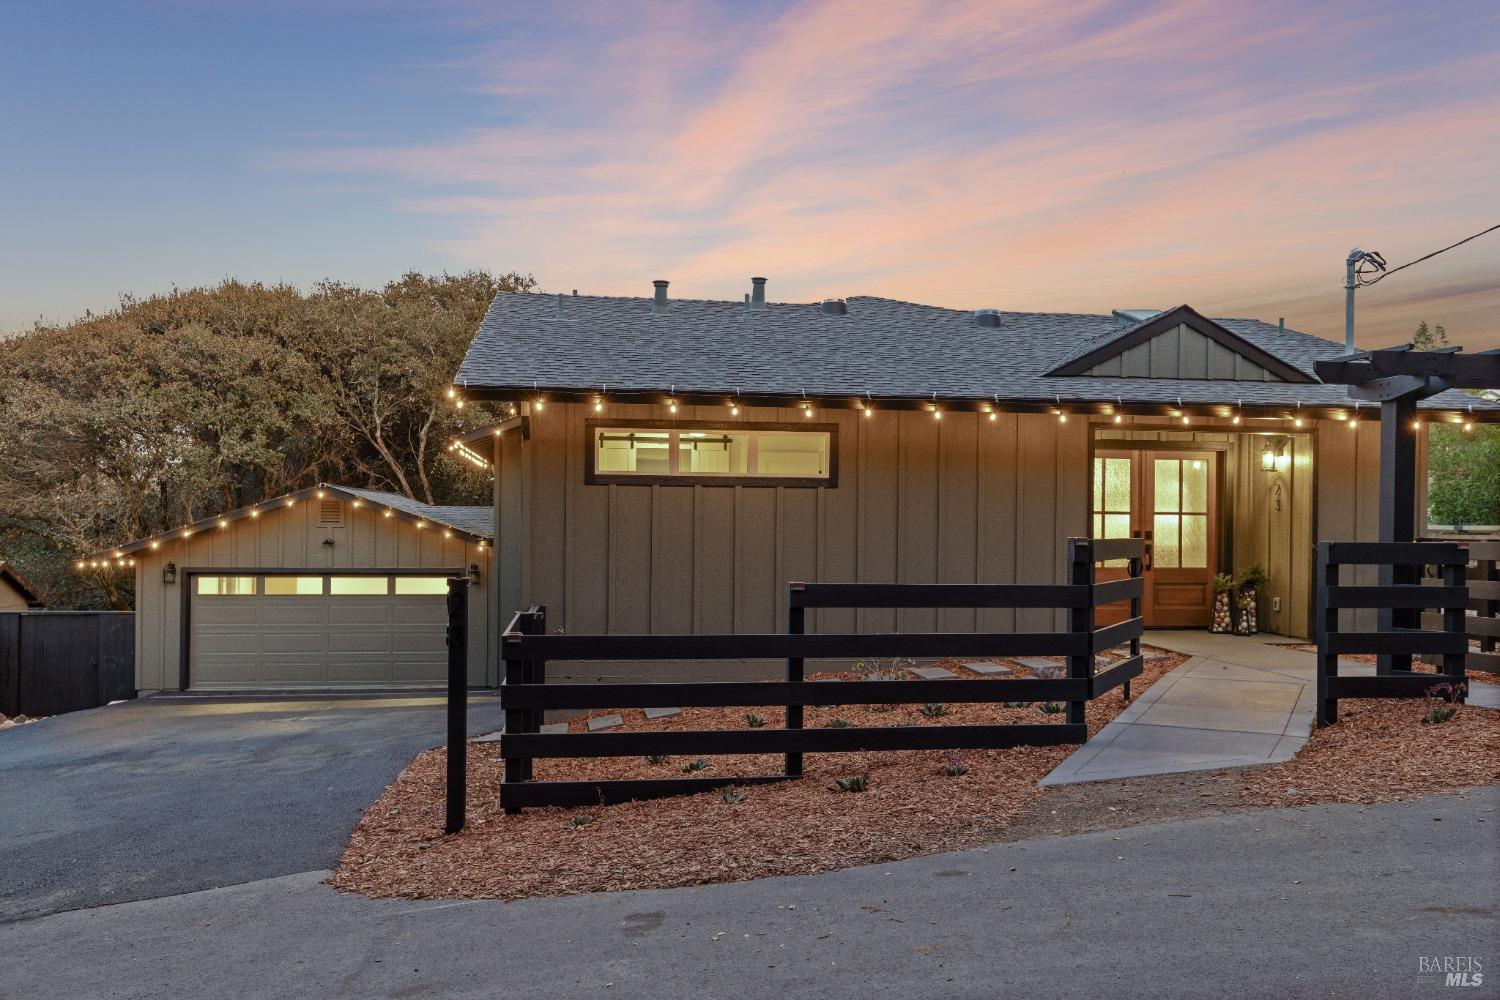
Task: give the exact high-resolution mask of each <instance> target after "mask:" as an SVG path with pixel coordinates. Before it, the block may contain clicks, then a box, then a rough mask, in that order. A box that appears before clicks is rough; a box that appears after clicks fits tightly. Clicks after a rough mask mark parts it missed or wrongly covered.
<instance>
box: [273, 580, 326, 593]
mask: <svg viewBox="0 0 1500 1000" xmlns="http://www.w3.org/2000/svg"><path fill="white" fill-rule="evenodd" d="M265 595H266V596H267V597H322V596H323V578H322V577H321V576H268V577H266V584H265Z"/></svg>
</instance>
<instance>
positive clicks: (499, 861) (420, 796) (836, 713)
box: [329, 650, 1186, 899]
mask: <svg viewBox="0 0 1500 1000" xmlns="http://www.w3.org/2000/svg"><path fill="white" fill-rule="evenodd" d="M1147 652H1148V658H1147V660H1146V666H1145V672H1144V674H1143V675H1142V676H1141V677H1139V678H1137V679H1136V680H1135V681H1134V682H1133V687H1134V690H1135V691H1136V692H1137V693H1139V692H1140V691H1143V690H1145V689H1146V688H1147V687H1149V686H1150V685H1151V684H1152V683H1153V682H1155V681H1156V680H1157V679H1158V678H1159V677H1161V676H1162V675H1163V674H1165V673H1166V672H1167V671H1169V670H1171V669H1172V668H1173V667H1175V666H1177V665H1178V664H1180V663H1181V662H1183V660H1185V659H1186V657H1184V656H1181V655H1178V654H1171V653H1167V652H1165V651H1162V650H1148V651H1147ZM989 662H993V661H989ZM1001 662H1004V663H1006V664H1007V665H1009V666H1011V667H1012V669H1013V670H1014V674H1013V676H1016V677H1024V676H1029V675H1031V671H1030V670H1028V669H1026V668H1024V667H1021V666H1019V665H1017V664H1015V663H1014V662H1013V661H1001ZM942 666H945V667H948V668H950V669H953V670H954V671H955V672H956V673H957V674H958V675H960V676H963V677H968V678H971V679H977V675H975V674H974V673H973V672H971V671H967V670H963V669H962V665H961V663H960V662H957V661H954V662H948V663H944V664H942ZM817 676H818V677H834V676H837V677H842V678H845V679H852V678H853V677H854V675H853V674H840V675H817ZM947 707H948V714H946V715H944V716H942V717H941V718H932V717H930V716H928V715H925V714H924V713H923V712H922V706H920V705H897V706H889V707H887V706H878V707H873V708H872V707H871V706H866V705H846V706H836V707H828V708H811V707H810V708H809V709H807V712H806V721H805V724H806V725H807V726H809V727H815V726H824V725H829V724H831V723H833V722H834V720H836V719H843V720H846V721H848V722H849V723H850V724H851V725H855V726H880V725H893V724H912V725H939V724H980V723H995V722H997V721H998V722H1001V723H1004V722H1010V721H1013V720H1014V721H1024V722H1028V723H1040V724H1049V723H1058V724H1060V722H1061V720H1062V719H1063V718H1064V714H1063V713H1060V712H1059V713H1050V714H1049V713H1043V712H1041V711H1040V708H1039V706H1038V705H1036V704H1031V703H1028V704H1026V705H1024V706H1020V707H1014V708H1010V707H1006V706H1004V705H993V704H985V705H950V706H947ZM1124 707H1125V702H1124V700H1123V698H1122V697H1121V696H1120V693H1119V692H1118V691H1114V692H1110V693H1109V694H1108V695H1106V696H1104V697H1103V698H1100V699H1099V700H1098V701H1095V702H1091V703H1089V706H1088V726H1089V732H1090V734H1093V733H1095V732H1097V731H1098V730H1099V729H1100V728H1102V727H1103V726H1104V725H1105V724H1106V723H1108V722H1109V721H1110V719H1112V718H1114V717H1115V716H1116V715H1118V714H1119V712H1120V711H1121V710H1122V709H1123V708H1124ZM779 713H780V709H772V708H769V707H767V708H747V709H734V710H728V709H686V710H684V711H683V713H682V714H681V715H680V716H676V717H673V718H671V719H663V720H654V721H652V722H649V723H648V722H647V721H646V720H645V718H644V715H643V713H642V712H640V711H639V710H624V711H619V712H609V711H601V712H595V713H591V715H586V716H582V717H580V718H577V719H574V720H571V721H570V723H569V726H570V728H571V729H572V730H573V731H575V732H580V731H584V730H585V728H586V727H587V725H588V720H589V719H590V718H591V717H599V716H603V715H608V714H619V715H621V716H622V717H623V725H622V726H621V727H620V728H619V729H615V730H612V731H615V732H621V731H630V730H636V729H658V730H670V729H716V728H718V729H724V728H743V727H745V726H747V725H748V722H747V719H746V716H747V715H758V716H760V717H762V718H764V719H766V720H767V724H768V725H771V726H774V725H777V724H778V722H777V720H778V718H779ZM1074 749H1076V748H1075V747H1073V746H1056V747H1015V748H1011V749H1005V750H985V751H964V752H962V753H961V754H957V755H954V754H949V753H946V752H943V751H881V752H867V753H845V754H809V755H807V757H806V760H805V768H806V776H805V777H804V778H803V780H801V781H790V782H786V783H782V784H775V785H770V786H753V787H746V788H744V789H742V790H741V792H740V794H741V795H743V798H741V799H739V800H738V801H734V802H730V801H726V798H725V796H723V795H721V794H720V793H719V792H717V791H715V792H707V793H703V794H699V795H691V796H678V797H674V798H668V799H656V800H652V801H646V802H631V803H626V804H623V805H616V806H608V807H579V808H569V809H556V808H553V809H528V810H526V811H524V812H522V813H521V814H519V815H515V816H506V815H505V814H504V813H502V812H501V811H500V809H499V806H498V801H497V795H496V791H497V786H498V783H499V780H500V772H501V765H500V758H499V754H498V746H497V745H496V744H495V743H474V742H472V741H471V743H470V750H469V803H470V805H469V825H468V827H467V828H466V829H465V830H464V831H463V832H461V833H459V834H457V835H454V836H451V837H448V836H444V835H443V834H442V813H443V798H442V790H443V772H444V764H445V756H446V755H445V752H444V750H443V748H441V747H438V748H435V749H432V750H428V751H426V752H424V753H423V754H421V755H420V756H418V757H417V759H416V760H415V761H414V762H413V763H412V764H411V766H409V767H408V768H407V769H406V771H405V772H403V773H402V774H401V776H400V777H398V778H397V779H396V781H395V782H394V783H393V784H392V785H391V786H390V787H389V788H388V789H387V790H386V792H385V794H384V795H383V796H381V798H380V799H379V801H377V802H376V803H375V805H374V806H372V807H371V808H370V809H369V810H368V811H367V812H366V814H365V816H364V817H363V819H361V821H360V823H359V825H358V826H357V827H356V828H355V830H354V833H353V834H352V835H351V837H350V841H349V845H348V848H347V849H346V851H345V853H344V856H343V858H342V859H341V861H340V863H339V866H338V868H337V870H336V871H335V873H334V875H333V876H332V878H331V879H330V880H329V881H330V883H331V884H332V885H334V886H336V887H338V888H339V889H343V890H347V891H353V892H360V893H364V894H367V895H371V896H404V897H412V898H456V899H465V898H502V899H518V898H528V897H537V896H561V895H568V894H571V893H577V892H593V891H606V890H617V889H637V888H664V887H669V886H683V885H698V884H703V883H711V882H731V881H740V880H744V879H752V878H761V877H765V876H771V875H803V874H812V873H816V872H821V871H828V870H832V869H838V868H846V867H850V866H853V865H863V864H872V863H877V862H883V861H892V860H897V859H901V858H909V857H915V856H917V855H922V854H931V853H935V852H939V851H947V850H954V849H958V848H964V847H970V846H973V845H976V844H982V843H986V842H991V841H993V840H996V839H998V838H999V837H1000V836H1001V835H1002V833H1003V831H1004V830H1005V828H1006V827H1007V826H1008V825H1009V824H1010V823H1011V822H1012V821H1013V820H1014V819H1015V818H1016V817H1017V816H1018V815H1020V814H1021V813H1022V812H1023V810H1025V809H1026V808H1027V806H1028V805H1029V804H1030V803H1031V802H1032V801H1034V800H1036V799H1038V798H1041V797H1042V796H1043V795H1045V794H1047V793H1046V792H1045V791H1044V790H1042V789H1040V788H1038V787H1037V786H1036V783H1037V781H1038V780H1039V779H1041V778H1042V777H1043V776H1044V775H1046V774H1047V773H1048V772H1049V771H1051V770H1052V768H1054V767H1056V766H1057V764H1058V763H1059V762H1061V761H1062V760H1063V759H1064V758H1065V757H1067V756H1068V754H1069V753H1071V752H1072V751H1073V750H1074ZM706 759H707V760H708V762H709V763H708V766H707V769H706V770H703V771H701V772H697V773H700V774H703V775H705V776H711V775H713V774H715V773H726V772H727V773H731V774H747V775H748V774H767V773H775V772H776V770H777V769H778V768H779V767H780V764H781V758H780V757H779V756H771V755H757V756H738V757H735V756H726V757H711V758H706ZM954 761H959V762H961V763H962V766H963V767H964V768H965V769H966V771H965V773H963V774H957V775H949V774H946V773H944V772H945V768H946V767H947V765H949V764H950V763H951V762H954ZM688 763H689V758H687V757H681V756H679V757H670V758H668V759H667V760H665V761H662V762H659V763H655V764H653V763H649V762H647V761H646V760H644V759H642V758H602V759H601V758H594V759H583V760H571V761H567V760H541V761H538V762H537V765H536V774H537V777H538V778H558V779H561V778H568V779H573V780H589V779H603V778H628V777H646V776H651V775H663V774H666V775H673V774H682V773H684V772H683V769H684V767H685V766H686V765H687V764H688ZM860 774H867V775H868V776H869V785H868V789H867V790H866V791H863V792H838V791H834V790H833V788H832V785H833V782H834V780H835V779H837V778H848V777H852V776H855V775H860Z"/></svg>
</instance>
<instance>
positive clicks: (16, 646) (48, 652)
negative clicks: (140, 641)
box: [0, 611, 135, 717]
mask: <svg viewBox="0 0 1500 1000" xmlns="http://www.w3.org/2000/svg"><path fill="white" fill-rule="evenodd" d="M134 697H135V615H133V614H131V613H130V612H128V611H14V612H3V613H0V714H5V715H28V716H33V717H34V716H43V715H61V714H62V713H63V712H76V711H79V710H80V709H85V708H98V707H99V706H100V705H107V704H109V703H110V702H112V701H121V700H123V699H126V698H134Z"/></svg>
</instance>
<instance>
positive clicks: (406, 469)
mask: <svg viewBox="0 0 1500 1000" xmlns="http://www.w3.org/2000/svg"><path fill="white" fill-rule="evenodd" d="M534 285H535V282H534V280H533V279H532V278H531V277H529V276H526V275H521V274H517V273H511V274H506V275H498V276H497V275H491V274H488V273H484V272H469V273H466V274H460V275H446V274H445V275H441V276H428V275H422V274H407V275H405V276H403V277H402V278H401V279H399V280H397V281H393V282H390V283H389V284H387V285H385V286H384V287H383V288H380V289H365V288H359V287H357V286H354V285H349V284H344V283H341V282H332V281H330V282H324V283H322V284H319V285H317V286H315V287H314V288H312V289H311V290H309V291H307V292H302V291H299V290H298V289H296V288H294V287H292V286H290V285H274V286H268V285H261V284H243V283H240V282H236V281H226V282H224V283H222V284H220V285H218V286H217V287H214V288H195V289H191V290H187V291H177V290H174V291H173V292H171V293H170V294H167V295H154V296H151V297H148V298H143V299H137V298H134V297H125V298H124V299H122V301H121V303H120V307H119V308H118V309H116V310H114V311H113V312H111V313H109V314H107V315H103V316H87V317H85V318H84V319H82V320H79V321H77V322H74V323H70V324H67V325H63V326H47V325H38V326H37V327H36V328H34V329H33V330H31V331H30V332H28V333H25V334H23V335H21V336H18V337H14V338H11V339H3V340H0V429H3V433H0V553H4V554H5V556H6V557H7V558H11V559H14V560H15V561H16V562H17V564H18V565H19V566H20V567H21V568H22V570H23V572H25V573H26V574H27V576H28V577H29V578H31V579H32V580H33V582H35V583H37V584H38V586H40V587H41V588H42V589H43V590H44V591H45V592H47V594H48V595H49V597H51V598H52V599H53V601H54V603H55V604H58V605H61V606H77V607H90V606H101V605H105V606H112V607H123V606H128V602H129V597H130V595H129V592H128V586H129V581H128V580H119V579H115V580H109V579H99V580H84V579H81V578H79V577H77V576H76V575H74V574H72V573H70V572H69V569H68V560H69V559H71V558H72V556H73V555H74V554H76V553H79V552H84V551H90V550H95V549H98V548H102V547H105V546H108V545H111V544H115V543H117V542H119V541H122V540H125V539H130V538H137V537H141V536H143V535H147V534H151V533H153V532H156V531H161V530H164V529H167V528H170V527H174V526H176V525H180V524H183V523H185V522H187V521H191V520H194V519H197V518H202V517H207V516H210V515H212V514H215V513H219V512H221V511H224V510H228V509H232V508H235V507H242V506H245V505H247V504H251V503H256V502H258V501H260V500H264V499H266V498H268V497H273V496H277V495H279V494H281V493H285V492H287V491H288V490H292V489H296V488H299V487H302V486H307V485H311V484H313V483H315V482H319V481H326V482H335V483H342V484H347V485H354V486H370V487H374V488H376V489H386V490H392V491H394V492H398V493H402V494H405V495H406V496H409V497H413V498H415V499H418V500H422V501H424V502H427V503H476V502H477V503H484V502H487V495H486V491H487V486H486V485H485V484H484V483H483V482H482V481H481V478H480V477H477V476H475V475H474V474H473V470H472V469H471V468H470V467H469V466H467V465H466V464H465V463H463V462H457V461H452V460H449V459H447V458H443V457H441V453H442V451H443V447H444V445H445V444H446V441H447V440H448V438H449V437H451V436H452V435H453V434H454V433H456V432H460V431H462V430H463V429H465V428H466V427H472V426H477V425H478V424H481V423H484V422H486V421H488V420H492V419H494V418H495V417H496V416H498V415H500V414H498V413H497V412H495V411H493V410H490V409H487V408H485V407H482V406H471V407H469V408H467V409H465V410H463V411H458V410H455V409H454V408H453V406H452V405H451V404H450V403H449V402H448V401H447V399H446V392H445V390H446V388H447V386H448V384H449V382H450V380H451V379H452V377H453V374H454V372H456V371H457V370H458V366H459V363H460V362H461V361H462V360H463V356H464V352H465V351H466V350H467V348H468V345H469V341H470V338H471V337H472V336H473V333H474V329H475V328H476V327H477V326H478V324H479V321H480V320H481V319H482V318H483V316H484V313H485V310H486V309H487V308H488V307H489V304H490V301H491V300H492V299H493V298H494V296H495V295H496V294H497V293H499V292H504V291H525V290H529V289H530V288H532V287H534Z"/></svg>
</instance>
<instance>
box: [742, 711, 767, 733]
mask: <svg viewBox="0 0 1500 1000" xmlns="http://www.w3.org/2000/svg"><path fill="white" fill-rule="evenodd" d="M765 724H766V720H765V719H763V718H761V717H760V716H758V715H756V714H755V713H754V712H750V713H747V714H746V715H745V725H747V726H749V727H750V728H751V729H761V728H763V727H764V726H765Z"/></svg>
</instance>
